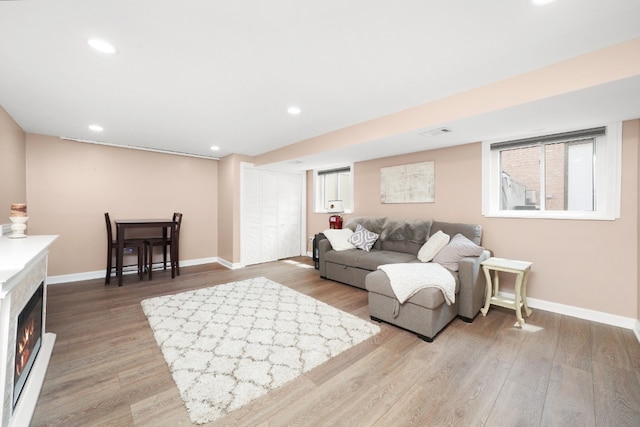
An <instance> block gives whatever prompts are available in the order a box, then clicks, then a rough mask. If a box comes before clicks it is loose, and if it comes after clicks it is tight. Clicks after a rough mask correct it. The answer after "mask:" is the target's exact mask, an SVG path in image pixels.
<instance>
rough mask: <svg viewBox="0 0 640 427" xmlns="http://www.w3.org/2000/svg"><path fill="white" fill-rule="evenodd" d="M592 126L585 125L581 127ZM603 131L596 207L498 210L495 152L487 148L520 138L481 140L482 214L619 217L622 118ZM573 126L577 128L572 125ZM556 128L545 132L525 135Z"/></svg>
mask: <svg viewBox="0 0 640 427" xmlns="http://www.w3.org/2000/svg"><path fill="white" fill-rule="evenodd" d="M589 127H595V126H585V127H584V128H589ZM606 127H607V134H606V136H603V137H598V138H597V139H596V197H597V199H596V210H595V211H592V212H586V211H533V210H522V211H516V210H500V161H499V158H498V157H499V152H498V151H497V150H494V151H493V152H492V151H491V144H495V143H497V142H505V141H509V140H515V139H521V138H522V137H517V138H503V139H499V140H489V141H483V142H482V215H483V216H486V217H495V218H550V219H578V220H609V221H611V220H615V219H617V218H620V194H621V176H622V122H616V123H611V124H608V125H606ZM572 130H577V129H572ZM553 133H557V132H545V133H541V134H537V135H527V136H525V138H528V137H535V136H542V135H548V134H553Z"/></svg>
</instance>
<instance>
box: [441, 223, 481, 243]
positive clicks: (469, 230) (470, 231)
mask: <svg viewBox="0 0 640 427" xmlns="http://www.w3.org/2000/svg"><path fill="white" fill-rule="evenodd" d="M440 230H442V232H443V233H445V234H448V235H449V236H451V238H453V236H455V235H456V234H458V233H460V234H462V235H463V236H464V237H466V238H467V239H469V240H471V241H472V242H473V243H475V244H476V245H480V242H481V240H482V226H480V225H478V224H462V223H453V222H442V221H433V224H432V225H431V233H430V234H429V236H432V235H434V234H436V233H437V232H438V231H440Z"/></svg>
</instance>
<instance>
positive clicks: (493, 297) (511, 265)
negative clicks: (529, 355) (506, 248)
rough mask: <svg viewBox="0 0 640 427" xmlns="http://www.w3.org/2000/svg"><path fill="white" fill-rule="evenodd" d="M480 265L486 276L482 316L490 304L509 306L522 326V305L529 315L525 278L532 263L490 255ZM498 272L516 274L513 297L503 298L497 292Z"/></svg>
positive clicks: (498, 286) (498, 288) (498, 289)
mask: <svg viewBox="0 0 640 427" xmlns="http://www.w3.org/2000/svg"><path fill="white" fill-rule="evenodd" d="M481 265H482V270H483V271H484V275H485V277H486V278H487V292H486V300H485V303H484V307H483V308H482V309H481V310H480V312H481V313H482V315H483V316H486V315H487V312H488V311H489V306H490V305H491V304H493V305H498V306H500V307H505V308H511V309H513V310H515V311H516V319H517V320H518V324H519V325H520V327H521V328H522V327H523V326H524V319H523V318H522V307H524V312H525V313H526V314H527V316H530V315H531V310H530V309H529V307H528V306H527V279H528V278H529V271H531V265H532V263H530V262H528V261H516V260H511V259H504V258H495V257H492V258H489V259H488V260H486V261H484V262H482V264H481ZM491 271H493V280H491V273H490V272H491ZM499 272H505V273H514V274H515V275H516V284H515V288H516V289H515V291H516V295H515V299H510V298H505V297H503V296H500V295H499V294H498V293H499V291H500V279H499Z"/></svg>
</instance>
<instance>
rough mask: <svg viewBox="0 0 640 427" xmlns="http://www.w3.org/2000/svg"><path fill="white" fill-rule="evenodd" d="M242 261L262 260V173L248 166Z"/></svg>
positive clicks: (243, 189) (255, 262)
mask: <svg viewBox="0 0 640 427" xmlns="http://www.w3.org/2000/svg"><path fill="white" fill-rule="evenodd" d="M241 221H242V225H241V228H242V236H241V239H242V243H241V244H242V250H241V252H242V262H243V263H245V264H247V265H250V264H257V263H260V262H262V174H261V173H260V171H257V170H255V169H249V168H246V169H245V170H244V173H243V188H242V219H241Z"/></svg>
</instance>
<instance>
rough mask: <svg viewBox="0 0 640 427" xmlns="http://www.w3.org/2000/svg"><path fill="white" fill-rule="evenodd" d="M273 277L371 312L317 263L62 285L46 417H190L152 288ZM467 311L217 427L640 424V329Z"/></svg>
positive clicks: (127, 422)
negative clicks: (426, 335)
mask: <svg viewBox="0 0 640 427" xmlns="http://www.w3.org/2000/svg"><path fill="white" fill-rule="evenodd" d="M256 276H264V277H267V278H269V279H271V280H273V281H275V282H278V283H281V284H283V285H286V286H289V287H291V288H293V289H296V290H298V291H300V292H303V293H305V294H308V295H311V296H313V297H315V298H317V299H319V300H322V301H325V302H327V303H329V304H331V305H333V306H335V307H338V308H340V309H342V310H345V311H348V312H350V313H353V314H355V315H357V316H359V317H361V318H364V319H368V309H367V294H366V292H365V291H363V290H359V289H356V288H352V287H349V286H346V285H343V284H339V283H335V282H331V281H328V280H323V279H320V278H319V275H318V272H317V271H316V270H314V269H313V268H312V267H311V261H310V259H308V258H296V259H294V260H289V261H279V262H274V263H268V264H262V265H258V266H251V267H248V268H245V269H240V270H234V271H232V270H227V269H225V268H223V267H220V266H218V265H215V264H213V265H208V266H199V267H190V268H183V269H182V275H181V276H180V277H179V278H177V279H175V280H171V278H170V275H169V274H167V273H165V272H159V273H158V274H156V273H155V272H154V280H153V281H151V282H149V281H147V280H145V281H143V282H140V281H138V280H137V278H136V277H134V276H127V277H125V283H124V286H123V287H121V288H119V287H117V286H114V285H111V286H108V287H105V286H104V285H103V282H102V281H101V280H91V281H86V282H79V283H71V284H63V285H52V286H50V287H49V290H48V292H49V294H48V295H49V296H48V298H49V300H48V304H47V310H48V320H47V322H48V324H47V330H48V331H49V332H53V333H56V334H57V341H56V345H55V349H54V352H53V357H52V359H51V363H50V365H49V370H48V373H47V377H46V379H45V383H44V387H43V390H42V393H41V396H40V400H39V403H38V407H37V409H36V413H35V415H34V418H33V423H32V425H33V426H65V427H67V426H189V425H191V423H190V421H189V417H188V415H187V412H186V410H185V408H184V406H183V404H182V401H181V399H180V397H179V396H178V391H177V389H176V386H175V384H174V382H173V380H172V378H171V374H170V373H169V370H168V368H167V365H166V363H165V362H164V359H163V358H162V354H161V353H160V350H159V348H158V347H157V345H156V343H155V341H154V338H153V335H152V333H151V329H150V328H149V326H148V323H147V320H146V318H145V316H144V314H143V312H142V309H141V307H140V301H141V300H143V299H145V298H149V297H151V296H156V295H163V294H168V293H176V292H181V291H185V290H190V289H195V288H202V287H208V286H212V285H215V284H221V283H227V282H231V281H236V280H242V279H245V278H249V277H256ZM514 323H515V315H514V313H513V311H510V310H506V309H501V308H491V310H490V311H489V313H488V315H487V317H482V315H479V316H478V317H476V319H475V321H474V322H473V323H472V324H467V323H464V322H462V321H460V320H457V319H456V320H454V321H453V322H452V323H451V324H450V325H449V326H448V327H447V328H445V329H444V331H443V332H442V333H441V334H440V335H438V336H437V337H436V339H435V341H434V342H433V343H430V344H429V343H425V342H424V341H422V340H420V339H418V338H416V336H415V335H413V334H411V333H409V332H406V331H403V330H400V329H398V328H395V327H393V326H390V325H386V324H381V328H382V332H381V333H380V334H378V335H377V336H375V337H373V338H371V339H370V340H368V341H366V342H364V343H362V344H360V345H359V346H356V347H354V348H352V349H351V350H349V351H347V352H345V353H343V354H342V355H340V356H338V357H336V358H334V359H332V360H330V361H329V362H327V363H325V364H324V365H322V366H320V367H318V368H316V369H315V370H313V371H311V372H309V373H307V374H306V375H303V376H301V377H299V378H298V379H297V380H294V381H293V382H291V383H289V384H288V385H285V386H283V387H282V388H280V389H278V390H276V391H274V392H272V393H269V394H268V395H266V396H264V397H263V398H260V399H258V400H256V401H254V402H252V403H250V404H249V405H247V406H245V407H243V408H241V409H239V410H237V411H236V412H234V413H232V414H230V415H228V416H227V417H225V418H223V419H220V420H218V421H217V422H214V423H211V424H208V426H256V425H260V426H267V425H269V426H285V425H287V426H288V425H297V426H320V425H324V426H384V427H386V426H409V425H411V426H442V425H456V426H639V425H640V344H639V343H638V341H637V340H636V338H635V336H634V334H633V332H632V331H630V330H626V329H620V328H615V327H611V326H607V325H603V324H598V323H594V322H590V321H586V320H580V319H576V318H572V317H567V316H562V315H558V314H554V313H549V312H543V311H540V310H534V312H533V315H532V316H531V317H529V318H527V326H526V328H525V329H524V330H520V329H518V328H516V327H514Z"/></svg>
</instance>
